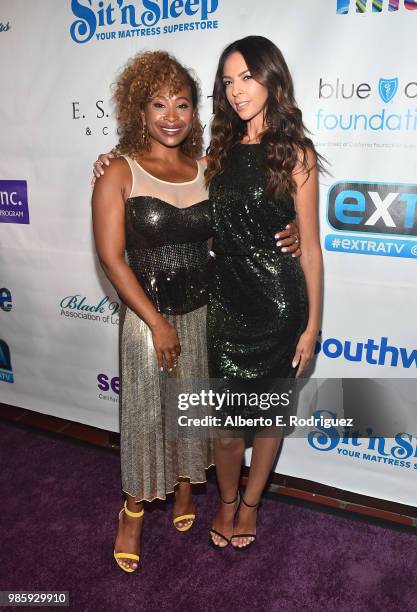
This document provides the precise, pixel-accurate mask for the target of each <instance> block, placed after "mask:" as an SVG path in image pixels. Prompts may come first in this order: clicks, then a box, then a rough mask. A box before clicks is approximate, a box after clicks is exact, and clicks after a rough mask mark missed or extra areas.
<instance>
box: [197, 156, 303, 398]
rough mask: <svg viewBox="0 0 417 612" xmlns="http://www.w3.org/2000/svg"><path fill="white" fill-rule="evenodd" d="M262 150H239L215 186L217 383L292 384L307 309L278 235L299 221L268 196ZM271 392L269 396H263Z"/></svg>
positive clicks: (212, 339) (297, 273)
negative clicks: (283, 381)
mask: <svg viewBox="0 0 417 612" xmlns="http://www.w3.org/2000/svg"><path fill="white" fill-rule="evenodd" d="M264 158H265V151H264V147H263V145H261V144H260V145H243V144H238V145H236V146H235V147H234V148H233V149H232V150H231V152H230V154H229V155H228V158H227V160H226V164H225V168H224V172H223V173H222V174H220V175H218V176H216V177H215V178H214V179H213V181H212V183H211V186H210V203H211V210H212V224H213V235H214V239H213V246H212V250H213V251H214V253H215V255H216V265H215V270H214V274H213V278H212V281H211V284H210V297H209V304H208V314H207V326H208V355H209V372H210V376H211V377H213V378H219V379H225V378H227V379H230V380H231V381H233V380H241V381H254V382H255V381H258V382H259V380H261V379H264V380H267V379H268V380H269V381H271V380H273V379H277V378H281V379H284V378H291V377H293V376H294V375H295V371H294V369H293V368H292V366H291V362H292V359H293V356H294V351H295V347H296V344H297V341H298V338H299V336H300V333H301V332H302V331H303V329H304V328H305V326H306V323H307V316H308V302H307V293H306V285H305V278H304V274H303V271H302V268H301V266H300V263H299V261H298V259H296V258H293V257H291V255H290V254H288V253H282V252H281V250H280V249H278V248H277V247H276V244H275V239H274V234H275V233H276V232H277V231H278V230H282V229H284V227H285V226H286V225H287V224H288V223H289V222H290V221H291V220H293V219H294V217H295V209H294V201H293V199H292V197H291V196H287V197H281V198H279V199H275V198H271V197H269V196H268V195H267V194H266V176H265V172H264V170H263V169H262V165H263V162H264ZM264 390H266V389H264Z"/></svg>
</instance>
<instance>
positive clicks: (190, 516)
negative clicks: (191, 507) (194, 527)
mask: <svg viewBox="0 0 417 612" xmlns="http://www.w3.org/2000/svg"><path fill="white" fill-rule="evenodd" d="M187 519H195V514H182V515H181V516H176V517H175V518H174V523H179V522H180V521H185V520H187Z"/></svg>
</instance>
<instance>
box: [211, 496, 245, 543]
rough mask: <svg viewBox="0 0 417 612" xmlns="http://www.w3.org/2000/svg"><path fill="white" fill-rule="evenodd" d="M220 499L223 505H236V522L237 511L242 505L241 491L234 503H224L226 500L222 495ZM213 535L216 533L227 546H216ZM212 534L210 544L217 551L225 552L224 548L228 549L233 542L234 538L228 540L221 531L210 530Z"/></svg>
mask: <svg viewBox="0 0 417 612" xmlns="http://www.w3.org/2000/svg"><path fill="white" fill-rule="evenodd" d="M219 497H220V499H221V501H222V503H223V504H236V508H235V513H234V515H233V520H235V516H236V512H237V509H238V508H239V505H240V493H239V491H238V492H237V495H236V497H235V499H233V500H232V501H229V502H228V501H224V499H223V498H222V497H221V496H220V495H219ZM236 502H237V503H236ZM212 533H214V534H215V535H217V536H219V537H221V538H222V540H224V541H225V542H227V544H226V546H219V544H216V543H215V542H213V539H212V537H211V535H210V534H212ZM210 534H209V543H210V545H211V546H212V547H213V548H214V549H215V550H223V548H227V546H228V544H230V542H231V540H232V538H226V536H225V535H223V534H222V533H220V531H216V530H215V529H213V528H211V529H210Z"/></svg>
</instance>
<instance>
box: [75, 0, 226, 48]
mask: <svg viewBox="0 0 417 612" xmlns="http://www.w3.org/2000/svg"><path fill="white" fill-rule="evenodd" d="M218 6H219V0H162V1H157V0H135V1H133V0H129V1H127V0H126V2H125V0H113V1H112V0H109V1H107V2H104V1H103V0H72V1H71V10H72V13H73V15H74V17H76V19H75V20H74V21H73V22H72V24H71V26H70V35H71V38H72V40H73V41H74V42H76V43H86V42H88V41H90V40H92V39H93V40H97V41H102V40H115V39H120V38H132V37H135V38H137V37H143V36H158V35H159V34H173V33H177V32H188V31H196V30H214V29H217V28H218V21H217V20H213V19H211V17H212V15H213V14H214V13H215V12H216V11H217V9H218Z"/></svg>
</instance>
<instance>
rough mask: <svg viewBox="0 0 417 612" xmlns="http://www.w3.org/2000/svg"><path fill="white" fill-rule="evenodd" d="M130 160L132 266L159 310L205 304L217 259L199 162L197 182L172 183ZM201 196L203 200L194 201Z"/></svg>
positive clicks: (176, 311)
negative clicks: (213, 254)
mask: <svg viewBox="0 0 417 612" xmlns="http://www.w3.org/2000/svg"><path fill="white" fill-rule="evenodd" d="M126 159H127V161H128V162H129V165H130V167H131V169H132V173H133V177H134V180H133V186H132V194H131V196H130V197H129V198H128V200H127V201H126V213H125V230H126V257H127V261H128V263H129V266H130V267H131V268H132V270H133V271H134V273H135V275H136V277H137V279H138V280H139V282H140V284H141V286H142V287H143V289H144V291H145V293H146V294H147V295H148V297H149V298H150V299H151V300H152V302H153V304H154V305H155V307H156V308H157V310H158V311H159V312H161V313H164V314H185V313H187V312H191V311H192V310H195V309H197V308H200V307H201V306H204V305H205V304H207V299H208V296H207V285H208V279H209V273H210V269H211V265H212V262H213V259H212V257H211V256H210V250H209V247H208V239H209V238H210V236H211V222H210V209H209V203H208V199H207V193H206V190H205V187H204V180H203V170H202V168H201V167H200V164H198V173H197V177H196V179H194V181H189V182H187V183H168V182H166V181H161V180H159V179H156V178H155V177H152V176H151V175H150V174H149V173H147V172H146V171H145V170H144V169H143V168H142V167H141V166H139V165H138V164H137V163H136V162H134V161H133V160H131V159H130V158H126ZM138 192H139V193H138ZM140 192H141V193H140ZM143 192H145V193H143ZM156 194H159V195H156ZM196 198H201V200H200V201H195V202H194V203H192V204H189V201H190V200H191V201H192V200H195V199H196ZM168 199H169V200H171V201H175V202H176V203H175V204H173V203H171V202H168V201H166V200H168Z"/></svg>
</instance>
